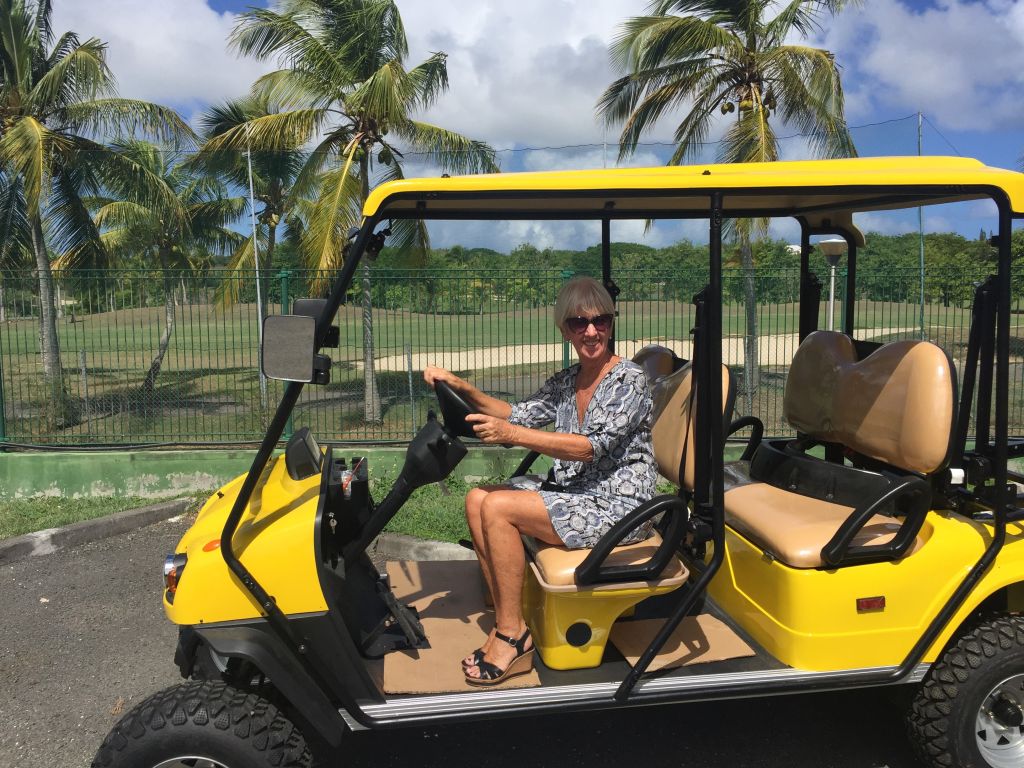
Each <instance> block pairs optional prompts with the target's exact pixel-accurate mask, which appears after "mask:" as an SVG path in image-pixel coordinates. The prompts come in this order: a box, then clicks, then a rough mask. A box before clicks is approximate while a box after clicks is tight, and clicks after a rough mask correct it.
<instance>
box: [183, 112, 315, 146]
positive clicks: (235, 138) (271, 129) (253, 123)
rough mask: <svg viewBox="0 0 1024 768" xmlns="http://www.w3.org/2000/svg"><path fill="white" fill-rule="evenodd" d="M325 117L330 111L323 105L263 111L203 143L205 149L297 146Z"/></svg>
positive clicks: (307, 139) (312, 132) (311, 134)
mask: <svg viewBox="0 0 1024 768" xmlns="http://www.w3.org/2000/svg"><path fill="white" fill-rule="evenodd" d="M326 117H327V112H326V110H323V109H294V110H291V111H289V112H278V113H275V114H272V115H261V116H259V117H256V118H254V119H252V120H248V121H246V122H244V123H242V124H240V125H236V126H235V127H233V128H230V129H228V130H226V131H224V133H221V134H220V135H218V136H213V137H212V138H210V139H209V140H208V141H207V142H206V144H204V145H203V150H204V151H208V152H219V151H224V150H236V151H244V150H246V149H249V148H253V149H257V148H258V149H260V150H263V151H290V150H294V149H295V148H296V147H300V146H302V145H303V144H305V143H306V142H307V141H309V139H310V138H311V137H312V136H314V135H316V133H317V132H319V131H320V129H321V127H322V125H323V123H324V120H325V119H326Z"/></svg>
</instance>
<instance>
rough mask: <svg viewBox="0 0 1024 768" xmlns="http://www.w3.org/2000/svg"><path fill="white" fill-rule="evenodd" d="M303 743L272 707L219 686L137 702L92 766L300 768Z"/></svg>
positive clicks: (305, 757) (182, 689)
mask: <svg viewBox="0 0 1024 768" xmlns="http://www.w3.org/2000/svg"><path fill="white" fill-rule="evenodd" d="M311 763H312V759H311V757H310V753H309V749H308V748H307V747H306V742H305V739H304V738H303V736H302V734H301V733H300V732H299V730H298V728H296V727H295V725H294V724H292V723H291V722H290V721H289V720H288V719H287V718H286V717H285V716H284V715H283V714H281V712H280V710H278V708H277V707H275V706H274V705H273V704H271V703H270V702H269V701H267V700H266V699H263V698H261V697H259V696H257V695H256V694H254V693H246V692H244V691H239V690H237V689H235V688H232V687H230V686H228V685H225V684H224V683H220V682H211V681H203V682H190V683H184V684H182V685H179V686H176V687H174V688H168V689H167V690H165V691H161V692H160V693H157V694H154V695H153V696H150V697H149V698H148V699H146V700H145V701H143V702H142V703H141V704H139V705H138V706H137V707H135V708H134V709H133V710H131V711H130V712H129V713H128V714H126V715H125V716H124V717H123V718H121V720H120V722H118V724H117V725H116V726H114V729H113V730H112V731H111V732H110V734H109V735H108V736H107V738H106V739H104V740H103V744H101V745H100V749H99V752H97V753H96V757H95V758H94V759H93V763H92V765H93V768H129V767H130V768H265V767H266V766H276V768H308V766H310V765H311Z"/></svg>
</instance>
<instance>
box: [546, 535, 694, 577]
mask: <svg viewBox="0 0 1024 768" xmlns="http://www.w3.org/2000/svg"><path fill="white" fill-rule="evenodd" d="M529 542H530V543H529V544H528V547H529V549H530V555H531V557H532V559H533V562H534V564H535V565H536V566H537V571H538V575H539V576H540V578H541V579H542V580H543V581H544V583H545V584H549V585H551V586H552V587H573V588H575V586H576V569H577V568H579V566H580V563H582V562H583V561H584V560H585V559H586V558H587V556H588V555H589V554H590V550H589V549H566V548H565V547H553V546H550V545H547V544H538V543H537V540H536V539H530V540H529ZM659 546H661V536H659V535H658V534H657V532H655V533H654V534H653V535H652V536H651V537H650V538H648V539H644V540H643V541H638V542H637V543H636V544H626V545H624V546H621V547H616V548H615V549H613V550H612V551H611V553H610V554H609V555H608V558H607V559H606V560H605V563H606V564H607V565H609V566H613V567H614V566H622V565H640V564H641V563H645V562H647V561H648V560H649V559H650V558H651V557H652V556H653V555H654V553H655V552H657V551H658V547H659ZM685 579H686V568H684V567H683V564H682V563H681V562H680V561H679V559H678V558H673V559H672V560H669V563H668V565H667V566H665V570H664V571H662V572H661V576H660V577H659V581H668V580H685ZM679 583H681V581H680V582H679ZM611 586H612V587H616V586H617V585H614V584H613V585H611Z"/></svg>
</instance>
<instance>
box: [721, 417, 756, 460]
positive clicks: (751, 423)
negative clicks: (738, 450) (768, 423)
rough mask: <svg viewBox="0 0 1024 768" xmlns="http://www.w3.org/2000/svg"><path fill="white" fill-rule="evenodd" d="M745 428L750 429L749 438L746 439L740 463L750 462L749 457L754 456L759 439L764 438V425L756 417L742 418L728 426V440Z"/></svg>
mask: <svg viewBox="0 0 1024 768" xmlns="http://www.w3.org/2000/svg"><path fill="white" fill-rule="evenodd" d="M747 427H750V437H749V438H747V447H746V448H744V449H743V455H742V456H740V460H741V461H750V457H751V456H753V455H754V451H756V450H757V446H759V445H760V444H761V439H762V438H763V437H764V424H763V423H762V422H761V420H760V419H759V418H757V416H744V417H743V418H740V419H736V421H734V422H733V423H732V424H730V425H729V429H728V432H727V434H726V437H727V438H728V437H730V436H732V435H733V434H734V433H736V432H739V431H740V430H741V429H746V428H747Z"/></svg>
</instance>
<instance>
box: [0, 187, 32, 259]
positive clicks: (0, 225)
mask: <svg viewBox="0 0 1024 768" xmlns="http://www.w3.org/2000/svg"><path fill="white" fill-rule="evenodd" d="M31 248H32V233H31V231H30V229H29V221H28V216H27V210H26V207H25V196H24V195H23V194H22V191H21V184H20V182H19V181H18V179H17V178H11V177H9V176H7V175H6V174H0V269H12V268H14V267H16V266H19V264H20V263H21V262H22V261H24V260H25V258H26V257H27V256H28V254H29V253H31Z"/></svg>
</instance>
